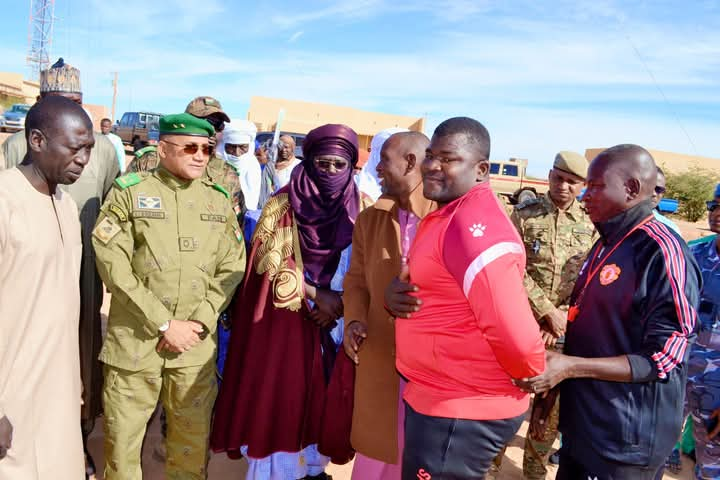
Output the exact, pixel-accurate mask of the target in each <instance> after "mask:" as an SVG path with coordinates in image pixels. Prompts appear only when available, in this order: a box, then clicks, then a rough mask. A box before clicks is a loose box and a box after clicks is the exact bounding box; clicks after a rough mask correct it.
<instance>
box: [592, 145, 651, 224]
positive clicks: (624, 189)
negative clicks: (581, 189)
mask: <svg viewBox="0 0 720 480" xmlns="http://www.w3.org/2000/svg"><path fill="white" fill-rule="evenodd" d="M656 182H657V166H656V165H655V160H653V158H652V155H650V152H648V151H647V150H645V149H644V148H642V147H640V146H638V145H631V144H624V145H616V146H614V147H611V148H608V149H607V150H604V151H603V152H602V153H600V154H599V155H598V156H597V157H595V159H594V160H593V161H592V162H591V163H590V166H589V167H588V178H587V184H588V186H587V190H586V192H585V196H584V197H583V201H584V202H585V206H586V208H587V210H588V213H589V214H590V218H591V219H592V221H593V222H604V221H606V220H609V219H610V218H612V217H613V216H615V215H617V214H619V213H622V212H623V211H625V210H628V209H630V208H632V207H634V206H636V205H638V204H639V203H642V202H646V201H648V200H650V199H651V198H652V197H653V194H654V193H655V185H656Z"/></svg>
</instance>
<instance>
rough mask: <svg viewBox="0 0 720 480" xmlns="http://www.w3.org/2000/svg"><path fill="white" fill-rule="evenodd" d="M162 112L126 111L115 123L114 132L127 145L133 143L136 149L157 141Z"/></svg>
mask: <svg viewBox="0 0 720 480" xmlns="http://www.w3.org/2000/svg"><path fill="white" fill-rule="evenodd" d="M160 117H162V114H161V113H154V112H125V113H123V116H122V118H121V119H120V120H118V121H117V123H116V124H115V125H113V128H112V132H113V133H114V134H115V135H117V136H118V137H120V139H121V140H122V141H123V143H124V144H126V145H132V146H133V149H134V150H135V151H138V150H140V149H141V148H143V147H146V146H148V145H154V144H156V143H157V137H158V135H157V131H159V125H158V124H159V122H160Z"/></svg>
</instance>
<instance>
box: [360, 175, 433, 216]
mask: <svg viewBox="0 0 720 480" xmlns="http://www.w3.org/2000/svg"><path fill="white" fill-rule="evenodd" d="M372 208H375V209H377V210H382V211H385V212H390V213H392V214H393V217H394V218H397V211H398V210H399V209H400V207H399V205H398V202H397V200H395V198H394V197H391V196H389V195H381V196H380V198H378V199H377V201H376V202H375V204H374V205H373V206H372ZM435 209H437V204H436V203H435V202H434V201H432V200H428V199H427V198H425V196H424V195H423V187H422V182H420V183H419V184H418V185H417V186H416V187H415V189H414V190H413V191H412V192H410V210H411V211H412V213H414V214H415V215H416V216H417V217H418V218H424V217H425V216H426V215H427V214H428V213H430V212H432V211H433V210H435Z"/></svg>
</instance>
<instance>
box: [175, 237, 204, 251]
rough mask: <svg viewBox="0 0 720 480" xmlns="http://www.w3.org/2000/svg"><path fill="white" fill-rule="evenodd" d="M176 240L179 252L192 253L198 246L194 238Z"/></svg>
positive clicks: (198, 243)
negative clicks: (178, 243)
mask: <svg viewBox="0 0 720 480" xmlns="http://www.w3.org/2000/svg"><path fill="white" fill-rule="evenodd" d="M178 240H179V242H180V251H181V252H194V251H195V250H197V249H198V247H199V246H200V242H199V241H198V240H197V239H196V238H194V237H180V238H179V239H178Z"/></svg>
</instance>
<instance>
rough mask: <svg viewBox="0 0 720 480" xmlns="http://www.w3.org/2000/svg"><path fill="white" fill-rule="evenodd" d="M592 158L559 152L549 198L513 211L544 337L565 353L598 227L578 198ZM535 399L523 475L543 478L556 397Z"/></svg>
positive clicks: (555, 421) (527, 282)
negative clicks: (572, 302) (571, 304)
mask: <svg viewBox="0 0 720 480" xmlns="http://www.w3.org/2000/svg"><path fill="white" fill-rule="evenodd" d="M587 165H588V162H587V160H586V159H585V157H583V156H582V155H579V154H577V153H574V152H567V151H563V152H560V153H558V154H557V155H556V157H555V161H554V163H553V168H552V170H550V174H549V184H550V189H549V191H548V194H547V196H542V197H540V198H536V199H532V200H528V201H525V202H523V203H521V204H519V205H517V206H516V207H515V209H514V211H513V213H512V215H511V219H512V221H513V224H514V225H515V227H516V228H517V229H518V232H519V233H520V236H521V237H522V239H523V243H524V244H525V251H526V255H527V267H526V272H525V280H524V283H525V289H526V290H527V293H528V298H529V300H530V307H531V308H532V311H533V314H534V315H535V318H536V319H537V321H538V322H539V323H540V328H541V330H542V333H543V339H544V340H545V344H546V346H547V348H549V349H556V350H560V351H562V343H563V337H564V334H565V329H566V326H567V305H568V300H569V298H570V294H571V293H572V289H573V286H574V284H575V280H576V279H577V276H578V273H579V271H580V268H581V266H582V263H583V261H584V260H585V256H586V255H587V252H588V251H589V250H590V248H591V247H592V245H593V243H594V242H595V239H596V236H595V228H594V226H593V224H592V222H591V221H590V218H589V217H588V215H587V213H585V211H584V210H583V208H582V206H581V205H580V202H579V201H578V200H577V199H576V198H577V196H578V195H580V193H581V191H582V188H583V186H584V184H585V176H586V175H587ZM539 402H540V399H536V400H535V402H534V403H535V404H537V405H534V407H537V408H534V409H533V418H532V420H534V421H533V422H531V430H532V431H533V433H534V435H532V437H535V438H531V435H530V434H528V435H527V437H526V441H525V455H524V457H523V474H524V475H525V478H527V479H531V480H534V479H544V478H545V475H546V473H547V469H546V465H547V462H548V457H549V454H550V449H551V448H552V444H553V442H554V441H555V439H556V437H557V434H558V431H557V428H558V416H559V405H558V403H559V402H558V401H557V396H554V398H551V399H550V400H549V401H548V402H546V403H547V404H546V405H540V404H539Z"/></svg>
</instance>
